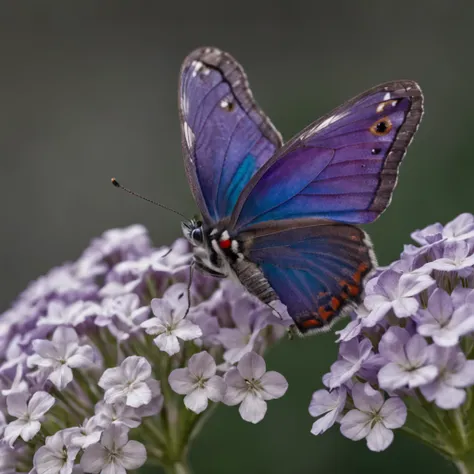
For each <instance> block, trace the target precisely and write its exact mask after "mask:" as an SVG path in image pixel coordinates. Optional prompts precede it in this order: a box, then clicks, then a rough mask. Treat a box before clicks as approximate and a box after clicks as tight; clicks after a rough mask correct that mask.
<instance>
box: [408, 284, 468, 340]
mask: <svg viewBox="0 0 474 474" xmlns="http://www.w3.org/2000/svg"><path fill="white" fill-rule="evenodd" d="M415 319H416V321H417V323H418V327H417V331H418V333H419V334H421V335H422V336H425V337H431V338H433V341H434V342H435V344H437V345H438V346H443V347H452V346H455V345H456V344H458V342H459V338H460V337H461V336H464V335H465V334H468V333H470V332H473V331H474V305H473V304H463V305H462V306H460V307H458V308H457V309H455V307H454V303H453V300H452V299H451V296H450V295H449V294H448V293H446V291H444V290H443V289H441V288H437V289H436V290H434V291H433V293H432V294H431V296H430V298H429V300H428V307H427V309H420V310H419V311H418V313H417V314H416V316H415Z"/></svg>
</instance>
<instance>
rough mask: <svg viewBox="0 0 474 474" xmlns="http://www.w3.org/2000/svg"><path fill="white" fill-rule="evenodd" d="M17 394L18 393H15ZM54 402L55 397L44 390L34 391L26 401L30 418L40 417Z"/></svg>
mask: <svg viewBox="0 0 474 474" xmlns="http://www.w3.org/2000/svg"><path fill="white" fill-rule="evenodd" d="M15 396H18V394H15ZM55 402H56V400H55V398H54V397H53V396H51V395H50V394H49V393H46V392H41V391H40V392H35V393H34V394H33V396H32V397H31V399H30V401H29V402H28V412H29V414H30V419H32V420H37V419H39V418H41V417H42V416H43V415H44V414H45V413H46V412H47V411H49V410H50V408H51V407H52V406H53V405H54V403H55Z"/></svg>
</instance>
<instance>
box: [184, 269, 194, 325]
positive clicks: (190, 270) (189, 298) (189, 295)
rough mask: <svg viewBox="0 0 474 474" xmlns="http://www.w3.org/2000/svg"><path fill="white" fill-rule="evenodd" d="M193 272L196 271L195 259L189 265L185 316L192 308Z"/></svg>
mask: <svg viewBox="0 0 474 474" xmlns="http://www.w3.org/2000/svg"><path fill="white" fill-rule="evenodd" d="M193 273H194V260H193V261H192V262H191V265H189V283H188V288H187V291H188V307H187V309H186V313H184V317H186V316H187V315H188V313H189V310H190V309H191V284H192V282H193Z"/></svg>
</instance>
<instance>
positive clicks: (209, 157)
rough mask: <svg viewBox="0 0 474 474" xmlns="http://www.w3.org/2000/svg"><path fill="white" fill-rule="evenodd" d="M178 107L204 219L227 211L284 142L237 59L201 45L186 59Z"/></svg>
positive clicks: (186, 159) (190, 176)
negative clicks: (253, 91)
mask: <svg viewBox="0 0 474 474" xmlns="http://www.w3.org/2000/svg"><path fill="white" fill-rule="evenodd" d="M179 110H180V118H181V129H182V144H183V150H184V162H185V168H186V174H187V177H188V181H189V184H190V187H191V190H192V192H193V195H194V198H195V200H196V203H197V204H198V206H199V208H200V211H201V213H202V215H203V218H204V221H205V222H206V223H207V224H208V225H210V224H211V223H214V222H217V221H219V220H221V219H223V218H225V217H227V216H229V215H230V214H231V212H232V210H233V208H234V205H235V203H236V202H237V199H238V197H239V195H240V194H241V191H242V190H243V188H244V187H245V185H246V184H247V183H248V182H249V180H250V178H251V177H252V176H253V175H254V174H255V172H256V171H257V170H258V169H259V168H260V167H261V166H262V165H263V164H264V163H265V162H266V161H267V160H268V159H269V158H270V157H271V156H272V155H273V154H274V153H275V151H276V150H277V149H278V148H280V147H281V136H280V134H279V133H278V132H277V130H276V129H275V127H274V126H273V125H272V123H271V122H270V120H269V119H268V118H267V117H266V115H265V114H264V113H263V111H262V110H261V109H260V108H259V107H258V105H257V104H256V102H255V101H254V99H253V96H252V93H251V91H250V89H249V84H248V81H247V77H246V75H245V73H244V71H243V69H242V67H241V66H240V64H239V63H237V61H236V60H235V59H234V58H233V57H232V56H230V55H229V54H227V53H225V52H223V51H220V50H218V49H215V48H201V49H198V50H196V51H194V52H193V53H191V54H190V55H189V56H188V57H187V58H186V59H185V61H184V63H183V66H182V69H181V76H180V85H179Z"/></svg>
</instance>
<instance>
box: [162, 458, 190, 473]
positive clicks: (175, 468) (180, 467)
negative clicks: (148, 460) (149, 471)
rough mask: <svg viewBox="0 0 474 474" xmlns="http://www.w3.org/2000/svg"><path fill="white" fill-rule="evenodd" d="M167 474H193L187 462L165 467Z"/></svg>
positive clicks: (178, 462) (183, 461)
mask: <svg viewBox="0 0 474 474" xmlns="http://www.w3.org/2000/svg"><path fill="white" fill-rule="evenodd" d="M164 468H165V472H166V474H192V471H191V467H190V466H189V464H188V462H187V460H182V461H177V462H174V463H172V464H168V465H165V466H164Z"/></svg>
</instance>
